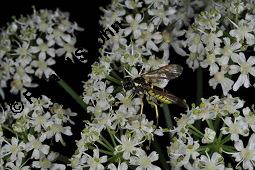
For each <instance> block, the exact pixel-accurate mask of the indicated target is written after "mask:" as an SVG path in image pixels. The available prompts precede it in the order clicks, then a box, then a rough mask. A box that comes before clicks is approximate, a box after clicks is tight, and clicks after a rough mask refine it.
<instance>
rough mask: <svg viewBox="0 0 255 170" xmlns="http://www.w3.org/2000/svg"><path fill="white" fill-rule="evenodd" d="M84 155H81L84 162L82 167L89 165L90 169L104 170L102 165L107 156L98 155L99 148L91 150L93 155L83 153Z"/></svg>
mask: <svg viewBox="0 0 255 170" xmlns="http://www.w3.org/2000/svg"><path fill="white" fill-rule="evenodd" d="M84 154H85V155H84V156H83V157H82V159H83V161H84V162H86V164H85V165H84V167H89V169H90V170H104V169H105V168H104V165H102V164H103V163H105V162H106V161H107V156H102V157H99V150H98V149H94V150H93V157H91V156H90V155H88V154H86V153H84Z"/></svg>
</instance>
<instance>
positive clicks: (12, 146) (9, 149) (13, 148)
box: [0, 137, 26, 162]
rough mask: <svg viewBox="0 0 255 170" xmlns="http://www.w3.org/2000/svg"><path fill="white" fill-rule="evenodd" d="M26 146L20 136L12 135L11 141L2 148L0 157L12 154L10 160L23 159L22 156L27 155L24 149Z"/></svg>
mask: <svg viewBox="0 0 255 170" xmlns="http://www.w3.org/2000/svg"><path fill="white" fill-rule="evenodd" d="M25 148H26V146H25V143H24V142H22V141H21V142H20V141H19V140H18V138H14V137H12V139H11V143H7V144H6V145H4V146H3V147H2V148H1V150H0V157H3V156H6V155H11V156H10V161H11V162H14V161H22V158H24V157H25V155H24V153H23V150H24V149H25Z"/></svg>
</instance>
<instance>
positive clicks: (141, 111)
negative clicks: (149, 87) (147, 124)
mask: <svg viewBox="0 0 255 170" xmlns="http://www.w3.org/2000/svg"><path fill="white" fill-rule="evenodd" d="M143 105H144V104H143V102H142V104H141V110H140V115H142V113H143Z"/></svg>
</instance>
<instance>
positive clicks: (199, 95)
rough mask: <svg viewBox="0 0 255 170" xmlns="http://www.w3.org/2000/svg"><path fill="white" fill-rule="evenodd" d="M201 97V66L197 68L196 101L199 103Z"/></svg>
mask: <svg viewBox="0 0 255 170" xmlns="http://www.w3.org/2000/svg"><path fill="white" fill-rule="evenodd" d="M202 97H203V70H202V68H201V67H199V68H198V69H197V94H196V98H197V99H196V103H197V105H198V104H199V103H200V101H201V98H202Z"/></svg>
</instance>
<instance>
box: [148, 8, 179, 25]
mask: <svg viewBox="0 0 255 170" xmlns="http://www.w3.org/2000/svg"><path fill="white" fill-rule="evenodd" d="M175 12H176V10H175V8H174V7H168V8H164V6H163V5H159V6H158V7H157V9H149V10H148V14H149V15H151V16H153V18H152V22H153V24H154V25H156V26H159V25H160V24H161V23H162V22H163V23H164V24H165V25H168V24H169V23H170V22H171V21H172V20H173V18H172V17H174V16H175V15H174V14H175Z"/></svg>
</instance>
